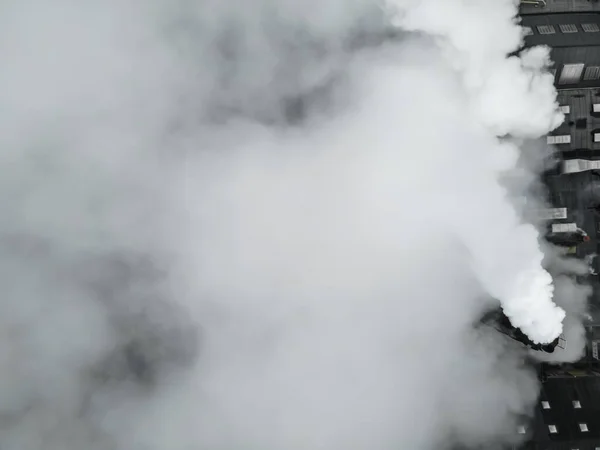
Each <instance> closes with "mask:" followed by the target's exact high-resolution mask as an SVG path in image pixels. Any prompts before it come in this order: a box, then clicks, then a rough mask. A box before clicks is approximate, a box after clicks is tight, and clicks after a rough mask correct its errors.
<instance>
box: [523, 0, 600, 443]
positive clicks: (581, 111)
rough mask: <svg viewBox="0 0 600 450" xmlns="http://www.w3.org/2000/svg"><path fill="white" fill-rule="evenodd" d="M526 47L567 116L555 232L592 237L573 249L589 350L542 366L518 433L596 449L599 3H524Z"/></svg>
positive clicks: (554, 189) (599, 427)
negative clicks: (547, 62)
mask: <svg viewBox="0 0 600 450" xmlns="http://www.w3.org/2000/svg"><path fill="white" fill-rule="evenodd" d="M520 13H521V20H522V25H523V26H524V27H525V28H526V30H527V36H526V37H525V46H526V47H528V46H534V45H547V46H549V47H551V59H552V61H553V62H554V66H553V67H552V71H553V74H554V76H555V79H554V82H555V86H556V87H557V89H558V102H559V105H560V107H561V110H562V112H563V113H564V114H565V121H564V122H563V123H562V124H561V126H560V127H558V128H557V129H556V130H554V131H553V132H552V133H551V134H550V135H549V136H548V137H547V143H548V144H549V145H552V146H554V147H555V149H556V150H557V156H558V158H559V160H560V162H559V164H558V165H557V166H556V167H553V168H552V169H550V170H549V171H548V172H547V173H546V174H545V176H544V182H545V184H546V185H547V187H548V191H549V196H550V199H549V200H550V203H551V206H552V207H553V208H554V209H552V210H550V211H549V212H548V215H549V216H550V218H551V224H552V225H551V226H552V227H553V228H554V229H555V230H556V231H559V232H560V231H561V230H563V229H564V230H568V229H570V228H569V227H571V228H580V229H582V230H584V231H585V232H586V233H587V234H588V236H589V238H590V239H589V240H588V241H586V242H583V243H581V244H579V245H578V246H577V247H576V248H574V249H572V250H573V251H572V254H573V256H575V257H578V258H581V259H583V260H587V261H588V263H589V264H590V273H589V275H588V276H587V277H586V278H587V280H586V281H587V282H589V283H590V284H591V285H592V287H593V295H592V298H591V299H590V311H589V317H588V321H587V323H586V337H587V339H586V342H587V344H586V349H585V354H584V356H583V357H582V358H581V360H580V361H578V362H576V363H574V364H568V365H561V366H556V365H554V366H551V365H543V366H542V367H540V378H541V380H542V382H543V383H542V392H541V395H540V399H539V402H538V405H537V408H536V412H535V418H534V419H533V420H524V421H523V423H522V424H521V425H520V426H519V428H518V430H516V432H517V433H518V434H523V435H524V436H526V437H527V443H526V444H525V445H524V447H523V448H525V449H531V450H538V449H539V450H542V449H543V450H554V449H556V450H559V449H560V450H600V276H599V275H598V274H600V259H599V258H597V257H596V256H595V255H597V254H600V246H599V243H600V1H599V0H539V1H538V0H527V1H521V8H520Z"/></svg>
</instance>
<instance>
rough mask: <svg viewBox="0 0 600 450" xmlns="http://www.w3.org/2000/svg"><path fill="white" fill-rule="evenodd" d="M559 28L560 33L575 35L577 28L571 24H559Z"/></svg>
mask: <svg viewBox="0 0 600 450" xmlns="http://www.w3.org/2000/svg"><path fill="white" fill-rule="evenodd" d="M559 28H560V31H561V32H562V33H577V26H575V25H573V24H572V23H561V24H560V25H559Z"/></svg>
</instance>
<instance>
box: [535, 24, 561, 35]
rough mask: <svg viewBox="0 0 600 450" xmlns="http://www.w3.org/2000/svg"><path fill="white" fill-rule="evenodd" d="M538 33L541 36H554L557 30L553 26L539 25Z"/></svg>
mask: <svg viewBox="0 0 600 450" xmlns="http://www.w3.org/2000/svg"><path fill="white" fill-rule="evenodd" d="M537 30H538V33H540V34H554V33H556V30H555V29H554V27H553V26H552V25H538V26H537Z"/></svg>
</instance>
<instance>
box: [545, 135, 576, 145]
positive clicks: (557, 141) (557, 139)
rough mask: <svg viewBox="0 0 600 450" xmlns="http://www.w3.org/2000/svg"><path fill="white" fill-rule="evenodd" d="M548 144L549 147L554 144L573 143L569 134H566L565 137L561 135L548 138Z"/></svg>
mask: <svg viewBox="0 0 600 450" xmlns="http://www.w3.org/2000/svg"><path fill="white" fill-rule="evenodd" d="M546 142H547V143H548V144H549V145H553V144H570V143H571V136H570V135H568V134H564V135H560V136H548V137H547V138H546Z"/></svg>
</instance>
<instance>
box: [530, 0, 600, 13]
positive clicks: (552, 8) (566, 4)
mask: <svg viewBox="0 0 600 450" xmlns="http://www.w3.org/2000/svg"><path fill="white" fill-rule="evenodd" d="M585 11H597V12H600V2H598V1H592V0H546V6H534V5H532V4H528V3H521V8H520V13H521V14H549V13H559V12H585Z"/></svg>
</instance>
